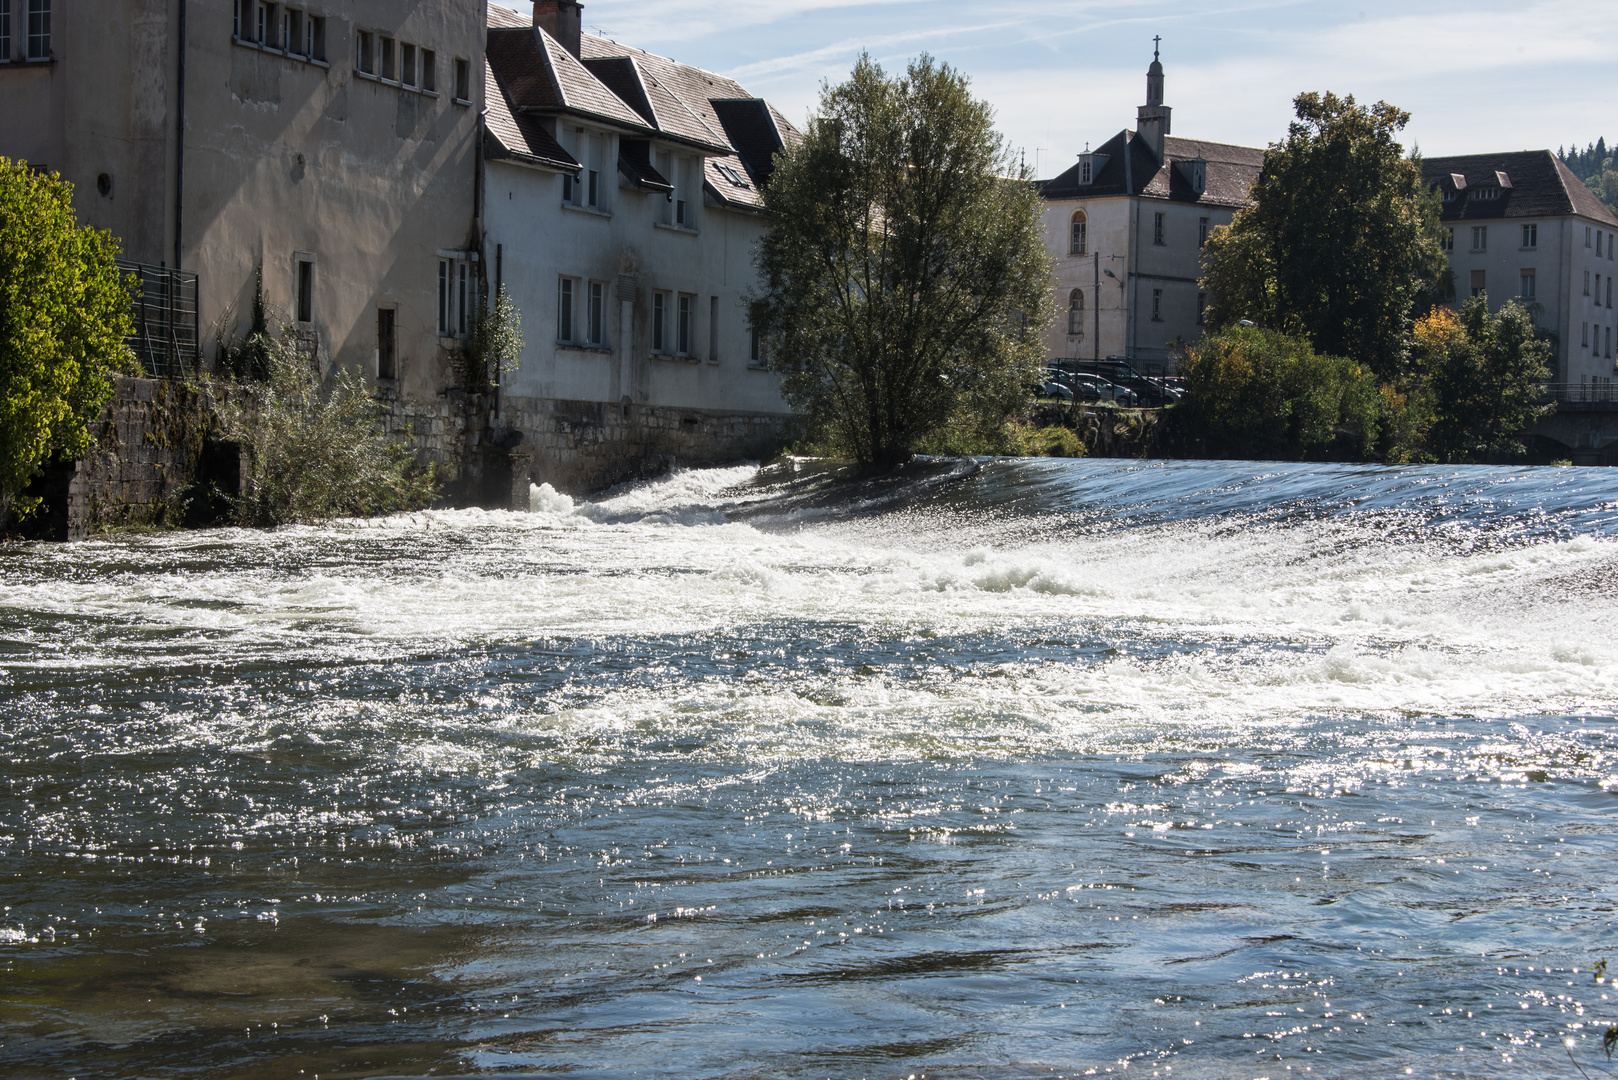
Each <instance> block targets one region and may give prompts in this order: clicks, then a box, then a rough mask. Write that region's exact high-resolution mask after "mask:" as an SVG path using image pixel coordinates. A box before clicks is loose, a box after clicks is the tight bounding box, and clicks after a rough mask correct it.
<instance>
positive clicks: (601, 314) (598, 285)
mask: <svg viewBox="0 0 1618 1080" xmlns="http://www.w3.org/2000/svg"><path fill="white" fill-rule="evenodd" d="M606 313H607V286H606V283H605V282H601V281H592V282H590V307H589V311H588V313H587V322H588V325H587V326H586V327H585V340H586V341H587V342H589V343H590V344H591V345H595V346H597V347H599V346H601V345H603V344H605V342H606V322H607V319H606Z"/></svg>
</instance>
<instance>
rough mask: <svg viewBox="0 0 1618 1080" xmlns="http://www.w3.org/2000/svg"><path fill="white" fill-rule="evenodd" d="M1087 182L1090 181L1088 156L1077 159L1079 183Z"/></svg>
mask: <svg viewBox="0 0 1618 1080" xmlns="http://www.w3.org/2000/svg"><path fill="white" fill-rule="evenodd" d="M1089 182H1090V158H1087V157H1084V158H1080V159H1079V183H1081V184H1088V183H1089Z"/></svg>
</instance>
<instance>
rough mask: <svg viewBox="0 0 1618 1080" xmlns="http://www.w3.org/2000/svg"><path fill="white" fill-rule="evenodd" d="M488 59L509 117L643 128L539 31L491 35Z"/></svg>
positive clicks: (575, 60)
mask: <svg viewBox="0 0 1618 1080" xmlns="http://www.w3.org/2000/svg"><path fill="white" fill-rule="evenodd" d="M487 55H488V60H489V64H490V66H491V67H492V68H493V69H494V74H495V76H496V78H497V79H498V80H499V82H500V88H501V89H502V90H503V91H504V92H505V94H506V98H507V100H508V103H509V104H510V106H511V111H512V112H513V113H515V114H520V113H522V112H523V110H525V109H533V110H538V111H543V112H559V113H574V114H577V115H581V116H588V117H591V118H593V119H596V120H604V121H607V122H608V123H610V124H613V125H614V126H617V127H621V128H628V129H629V130H631V131H637V132H638V131H646V130H648V128H647V125H646V122H645V121H644V120H642V119H641V118H640V116H639V115H638V114H636V112H635V111H634V110H633V109H631V108H630V107H629V106H628V105H625V104H624V103H623V102H622V101H621V100H619V98H618V96H617V95H616V94H614V93H613V92H612V91H611V90H609V89H607V88H606V87H605V86H603V85H602V84H601V81H600V80H599V79H597V78H596V77H595V76H594V75H592V74H590V72H589V70H588V69H587V68H585V66H584V65H583V64H581V63H580V62H579V60H578V58H577V57H575V56H574V55H573V54H572V53H570V52H568V51H567V50H566V49H565V48H563V47H562V45H561V43H559V42H558V41H557V40H556V39H555V38H553V37H551V36H550V35H549V34H547V33H546V32H545V31H544V30H541V29H539V28H538V27H533V26H530V27H518V28H512V29H490V30H489V31H488V46H487Z"/></svg>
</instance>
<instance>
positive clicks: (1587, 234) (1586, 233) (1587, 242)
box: [1584, 225, 1591, 247]
mask: <svg viewBox="0 0 1618 1080" xmlns="http://www.w3.org/2000/svg"><path fill="white" fill-rule="evenodd" d="M1590 231H1591V228H1590V226H1589V225H1586V226H1585V227H1584V246H1585V247H1589V246H1590Z"/></svg>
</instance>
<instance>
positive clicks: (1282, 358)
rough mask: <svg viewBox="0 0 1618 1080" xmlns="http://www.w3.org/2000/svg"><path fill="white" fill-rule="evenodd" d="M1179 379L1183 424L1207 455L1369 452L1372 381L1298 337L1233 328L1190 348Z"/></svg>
mask: <svg viewBox="0 0 1618 1080" xmlns="http://www.w3.org/2000/svg"><path fill="white" fill-rule="evenodd" d="M1180 373H1181V375H1183V376H1184V378H1185V385H1186V396H1185V398H1184V400H1183V402H1182V407H1183V408H1184V409H1185V410H1186V413H1187V414H1188V415H1187V417H1186V419H1188V420H1189V421H1190V423H1191V425H1192V429H1193V431H1194V432H1195V434H1196V435H1198V436H1200V437H1201V439H1202V440H1203V445H1204V449H1205V450H1206V452H1207V453H1209V454H1213V455H1216V456H1221V457H1235V458H1274V459H1282V460H1301V459H1311V458H1312V459H1320V458H1328V457H1351V458H1359V457H1363V456H1365V455H1367V454H1368V453H1369V452H1370V451H1371V450H1372V448H1373V446H1374V442H1375V439H1376V436H1377V421H1378V414H1379V412H1380V411H1381V408H1382V403H1381V395H1380V393H1379V392H1378V389H1377V385H1376V380H1375V378H1374V377H1373V376H1372V375H1371V373H1370V372H1369V371H1367V370H1365V369H1364V368H1362V367H1361V366H1360V365H1358V364H1355V363H1353V362H1352V361H1349V360H1345V359H1343V358H1342V357H1339V356H1326V355H1323V354H1320V353H1317V352H1315V351H1314V349H1313V348H1311V347H1310V345H1309V342H1308V340H1307V339H1305V338H1303V337H1293V336H1289V335H1287V334H1283V333H1281V332H1279V331H1276V330H1267V329H1262V328H1260V327H1247V326H1238V327H1233V328H1231V329H1229V330H1226V331H1225V332H1223V333H1220V334H1216V335H1213V336H1210V337H1206V338H1204V339H1203V340H1201V341H1200V342H1198V343H1197V344H1196V345H1195V346H1193V347H1192V349H1191V352H1190V354H1189V356H1188V357H1187V358H1186V360H1185V361H1184V362H1183V363H1182V364H1181V365H1180Z"/></svg>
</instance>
